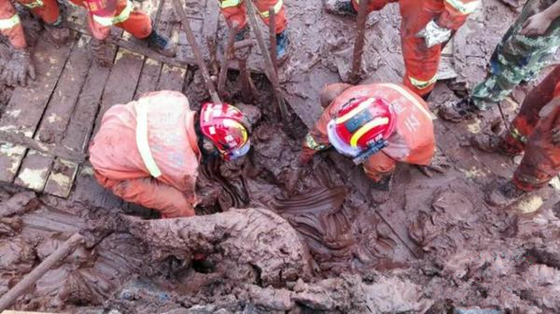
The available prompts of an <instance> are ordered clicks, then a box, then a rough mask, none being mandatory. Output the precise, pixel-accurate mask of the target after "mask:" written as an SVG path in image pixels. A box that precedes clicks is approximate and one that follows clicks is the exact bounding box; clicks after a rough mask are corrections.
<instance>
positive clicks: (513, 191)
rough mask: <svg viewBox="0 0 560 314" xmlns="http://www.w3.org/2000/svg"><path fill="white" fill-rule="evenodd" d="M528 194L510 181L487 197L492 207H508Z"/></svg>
mask: <svg viewBox="0 0 560 314" xmlns="http://www.w3.org/2000/svg"><path fill="white" fill-rule="evenodd" d="M526 194H527V192H526V191H523V190H521V189H519V188H518V187H517V186H515V184H513V182H511V181H509V182H508V183H506V184H503V185H501V186H499V187H498V188H496V189H495V190H494V191H492V192H490V193H489V194H488V195H487V197H486V203H488V205H490V206H499V207H506V206H509V205H511V204H513V203H515V201H517V200H519V199H520V198H521V197H522V196H524V195H526Z"/></svg>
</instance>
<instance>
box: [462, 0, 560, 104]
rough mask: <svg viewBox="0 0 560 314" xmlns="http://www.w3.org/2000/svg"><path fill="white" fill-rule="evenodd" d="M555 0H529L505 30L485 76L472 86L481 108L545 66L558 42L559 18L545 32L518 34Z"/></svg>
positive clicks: (509, 92) (504, 94)
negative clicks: (532, 34) (531, 19)
mask: <svg viewBox="0 0 560 314" xmlns="http://www.w3.org/2000/svg"><path fill="white" fill-rule="evenodd" d="M554 2H555V1H554V0H529V1H528V2H527V4H525V6H524V7H523V11H522V12H521V14H520V16H519V17H518V18H517V20H516V21H515V23H514V24H513V25H512V26H511V27H510V28H509V30H508V31H507V32H506V34H505V35H504V37H503V38H502V40H501V41H500V43H499V44H498V46H497V47H496V49H495V50H494V53H493V54H492V57H491V59H490V65H489V73H488V76H487V77H486V79H485V80H484V81H483V82H482V83H480V84H478V85H477V86H475V88H474V89H473V92H472V95H471V99H472V101H473V103H474V104H475V105H476V106H477V107H478V108H479V109H480V110H487V109H489V108H490V107H492V106H494V105H496V104H498V103H499V102H501V101H502V100H504V98H506V97H507V96H509V95H510V94H511V92H512V91H513V89H514V88H515V87H516V86H517V85H519V83H521V82H522V81H526V82H527V81H530V80H531V79H533V78H534V77H535V76H536V75H537V74H538V73H539V72H540V71H541V70H542V69H543V68H544V67H546V66H547V65H548V64H549V63H550V61H551V60H552V57H553V56H554V54H555V53H556V51H557V50H558V47H559V46H560V18H557V19H556V20H555V21H553V23H552V24H551V25H550V27H549V29H548V30H547V31H546V32H545V34H543V35H541V36H537V37H528V36H523V35H520V34H519V32H520V31H521V29H522V28H523V24H524V23H525V21H527V19H528V18H529V17H531V16H533V15H534V14H536V13H539V12H542V11H543V10H544V9H546V8H547V7H548V6H550V5H552V4H553V3H554Z"/></svg>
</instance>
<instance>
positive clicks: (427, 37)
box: [416, 21, 451, 48]
mask: <svg viewBox="0 0 560 314" xmlns="http://www.w3.org/2000/svg"><path fill="white" fill-rule="evenodd" d="M416 37H418V38H424V41H425V42H426V46H428V48H431V47H433V46H435V45H439V44H442V43H444V42H446V41H448V40H449V38H451V30H450V29H447V28H444V27H441V26H439V25H438V24H437V23H436V21H430V22H429V23H428V24H427V25H426V27H424V29H422V30H421V31H419V32H418V34H416Z"/></svg>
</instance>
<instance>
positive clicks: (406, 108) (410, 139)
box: [310, 84, 436, 171]
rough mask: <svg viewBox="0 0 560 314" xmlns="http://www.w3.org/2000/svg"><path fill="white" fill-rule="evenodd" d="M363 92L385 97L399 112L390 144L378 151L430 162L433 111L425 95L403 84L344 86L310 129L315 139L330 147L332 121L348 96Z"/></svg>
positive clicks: (420, 162)
mask: <svg viewBox="0 0 560 314" xmlns="http://www.w3.org/2000/svg"><path fill="white" fill-rule="evenodd" d="M363 96H366V97H375V98H383V99H385V100H386V101H387V102H389V103H390V104H392V106H393V109H394V110H395V113H396V114H397V126H396V131H395V133H394V134H393V135H392V136H391V137H390V138H389V139H388V141H389V145H388V146H387V147H386V148H384V149H383V150H382V151H381V152H379V154H386V155H387V156H389V157H390V158H392V159H394V160H396V161H400V162H406V163H410V164H416V165H428V164H429V163H430V161H431V159H432V156H433V154H434V152H435V148H436V146H435V137H434V126H433V123H432V114H431V113H430V112H429V110H428V106H427V104H426V102H425V101H424V100H423V99H422V98H420V97H418V96H417V95H416V94H414V93H413V92H412V91H411V90H409V89H408V88H406V87H404V86H402V85H397V84H371V85H360V86H354V87H351V88H349V89H347V90H345V91H344V92H343V93H342V94H340V95H339V96H338V97H337V98H336V99H335V100H334V101H333V102H332V103H331V104H330V105H329V106H328V107H327V108H326V109H325V111H324V112H323V114H322V115H321V117H320V118H319V120H318V121H317V123H315V127H314V128H313V129H312V130H311V132H310V135H311V136H312V137H313V139H314V140H315V142H316V143H317V144H320V145H323V146H324V147H329V146H330V143H329V139H328V136H327V125H328V123H329V121H331V120H332V117H333V116H334V115H335V114H336V112H337V111H338V110H339V108H340V107H342V105H344V104H345V103H346V102H348V100H350V99H351V98H356V97H363ZM374 156H375V155H374ZM371 158H373V156H372V157H370V159H371ZM368 164H370V163H367V162H366V163H365V164H364V167H367V165H368ZM366 171H367V169H366Z"/></svg>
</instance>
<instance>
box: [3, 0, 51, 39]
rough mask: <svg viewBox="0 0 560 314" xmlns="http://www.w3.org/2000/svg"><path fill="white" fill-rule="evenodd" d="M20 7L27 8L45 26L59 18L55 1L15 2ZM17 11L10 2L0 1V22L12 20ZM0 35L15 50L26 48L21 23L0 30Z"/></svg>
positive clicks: (19, 0) (30, 0)
mask: <svg viewBox="0 0 560 314" xmlns="http://www.w3.org/2000/svg"><path fill="white" fill-rule="evenodd" d="M16 1H17V2H19V3H20V4H21V5H23V6H24V7H26V8H29V9H30V10H31V12H32V13H33V14H34V15H36V16H38V17H39V18H41V19H42V20H43V22H44V23H46V24H53V23H55V22H56V21H58V18H59V16H60V9H59V7H58V3H57V2H56V0H41V1H36V0H16ZM15 14H17V11H16V10H15V8H14V6H13V5H12V3H11V2H10V0H0V20H6V19H10V18H12V17H13V16H14V15H15ZM0 33H1V34H2V35H3V36H6V37H8V40H9V41H10V43H11V44H12V46H13V47H14V48H15V49H23V48H25V47H27V42H26V41H25V35H24V31H23V26H22V25H21V23H18V24H16V25H14V26H13V27H11V28H7V29H1V30H0Z"/></svg>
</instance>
